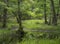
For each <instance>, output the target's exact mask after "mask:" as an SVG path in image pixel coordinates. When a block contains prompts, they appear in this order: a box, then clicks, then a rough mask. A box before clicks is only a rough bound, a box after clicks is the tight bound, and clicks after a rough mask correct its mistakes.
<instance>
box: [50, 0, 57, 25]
mask: <svg viewBox="0 0 60 44" xmlns="http://www.w3.org/2000/svg"><path fill="white" fill-rule="evenodd" d="M50 2H51V9H52V12H53V16H52V24H53V25H57V15H56V12H55V7H54V1H53V0H50Z"/></svg>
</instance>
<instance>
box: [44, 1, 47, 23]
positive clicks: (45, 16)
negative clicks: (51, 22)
mask: <svg viewBox="0 0 60 44" xmlns="http://www.w3.org/2000/svg"><path fill="white" fill-rule="evenodd" d="M44 18H45V24H48V22H47V14H46V0H44Z"/></svg>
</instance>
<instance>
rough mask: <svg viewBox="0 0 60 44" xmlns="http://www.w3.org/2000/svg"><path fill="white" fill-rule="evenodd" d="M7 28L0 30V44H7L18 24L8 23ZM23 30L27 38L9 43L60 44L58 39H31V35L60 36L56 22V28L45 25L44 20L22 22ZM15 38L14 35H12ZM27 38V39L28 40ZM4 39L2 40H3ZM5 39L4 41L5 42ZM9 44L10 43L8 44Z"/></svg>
mask: <svg viewBox="0 0 60 44" xmlns="http://www.w3.org/2000/svg"><path fill="white" fill-rule="evenodd" d="M7 25H8V28H6V29H3V28H0V43H1V44H2V42H5V43H6V44H8V41H9V39H10V38H11V34H12V35H13V34H14V33H15V31H17V30H18V23H17V22H16V20H15V21H9V22H8V24H7ZM22 25H23V29H24V31H25V32H27V38H24V39H23V41H22V42H20V43H19V42H17V43H15V42H14V43H13V42H12V43H11V44H60V42H59V41H60V38H59V39H51V40H50V39H39V38H34V37H33V36H32V37H31V34H33V35H35V37H36V36H38V35H40V34H41V35H42V34H43V33H46V32H47V33H52V34H53V33H57V34H58V33H59V34H60V32H59V31H60V23H59V22H58V25H57V26H53V25H46V24H44V20H24V21H22ZM14 36H15V35H14ZM28 37H29V38H28ZM3 38H4V39H3ZM5 39H6V41H5ZM9 44H10V43H9Z"/></svg>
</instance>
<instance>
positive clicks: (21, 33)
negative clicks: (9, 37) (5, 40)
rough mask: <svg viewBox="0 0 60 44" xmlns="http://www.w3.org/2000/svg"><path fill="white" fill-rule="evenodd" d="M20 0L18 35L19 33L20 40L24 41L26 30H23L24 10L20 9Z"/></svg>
mask: <svg viewBox="0 0 60 44" xmlns="http://www.w3.org/2000/svg"><path fill="white" fill-rule="evenodd" d="M20 2H21V1H20V0H18V20H17V21H18V24H19V29H18V31H17V33H18V35H19V39H20V41H22V38H23V37H24V31H23V26H22V19H21V17H22V12H21V11H20Z"/></svg>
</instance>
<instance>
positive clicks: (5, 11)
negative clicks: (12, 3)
mask: <svg viewBox="0 0 60 44" xmlns="http://www.w3.org/2000/svg"><path fill="white" fill-rule="evenodd" d="M4 2H5V3H6V4H7V5H6V6H7V7H8V0H4ZM3 12H4V13H3V26H2V27H3V28H6V26H7V8H6V7H5V8H4V11H3Z"/></svg>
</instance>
